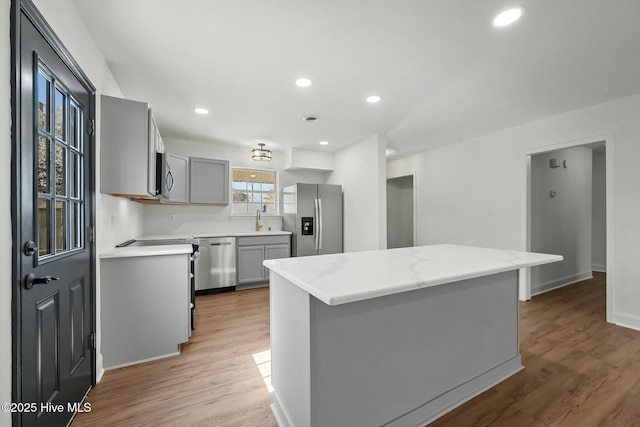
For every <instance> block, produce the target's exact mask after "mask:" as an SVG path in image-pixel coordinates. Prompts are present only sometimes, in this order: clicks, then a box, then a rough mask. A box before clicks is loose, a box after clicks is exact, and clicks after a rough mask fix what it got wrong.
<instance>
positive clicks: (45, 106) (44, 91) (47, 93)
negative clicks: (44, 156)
mask: <svg viewBox="0 0 640 427" xmlns="http://www.w3.org/2000/svg"><path fill="white" fill-rule="evenodd" d="M36 94H37V95H36V96H37V103H38V106H37V108H38V129H40V130H42V131H44V132H50V129H51V128H50V127H49V123H50V117H49V115H50V108H49V106H50V105H51V101H50V99H51V82H50V81H49V80H48V79H47V77H45V76H44V75H43V74H42V73H40V72H38V80H37V82H36Z"/></svg>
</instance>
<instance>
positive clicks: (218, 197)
mask: <svg viewBox="0 0 640 427" xmlns="http://www.w3.org/2000/svg"><path fill="white" fill-rule="evenodd" d="M189 184H190V185H189V202H190V203H193V204H202V205H228V204H229V162H228V161H226V160H214V159H203V158H199V157H190V158H189Z"/></svg>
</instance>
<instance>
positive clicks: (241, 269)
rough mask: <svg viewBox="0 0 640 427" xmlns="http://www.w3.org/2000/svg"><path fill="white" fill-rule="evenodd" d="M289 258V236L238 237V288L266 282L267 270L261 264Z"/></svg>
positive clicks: (267, 279) (267, 278) (267, 277)
mask: <svg viewBox="0 0 640 427" xmlns="http://www.w3.org/2000/svg"><path fill="white" fill-rule="evenodd" d="M290 256H291V244H290V236H289V235H278V236H250V237H238V253H237V257H236V259H237V272H238V286H240V287H241V286H242V285H255V284H259V283H265V282H268V281H269V270H267V269H266V268H264V266H263V265H262V262H263V261H264V260H266V259H276V258H288V257H290Z"/></svg>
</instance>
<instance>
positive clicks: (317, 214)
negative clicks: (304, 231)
mask: <svg viewBox="0 0 640 427" xmlns="http://www.w3.org/2000/svg"><path fill="white" fill-rule="evenodd" d="M313 202H314V207H315V215H314V216H315V220H314V221H313V223H314V224H313V228H314V230H313V233H314V234H315V236H316V241H315V249H316V250H318V249H319V244H320V243H319V242H320V225H319V221H320V207H319V206H320V204H319V203H318V199H314V200H313Z"/></svg>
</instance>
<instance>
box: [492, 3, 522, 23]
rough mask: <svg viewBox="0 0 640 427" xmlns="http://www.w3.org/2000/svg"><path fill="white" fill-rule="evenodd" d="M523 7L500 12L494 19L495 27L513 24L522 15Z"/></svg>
mask: <svg viewBox="0 0 640 427" xmlns="http://www.w3.org/2000/svg"><path fill="white" fill-rule="evenodd" d="M522 12H523V9H522V8H521V7H514V8H512V9H507V10H505V11H504V12H500V13H499V14H498V15H497V16H496V17H495V18H494V19H493V26H494V27H505V26H507V25H510V24H513V23H514V22H516V21H517V20H518V19H520V17H521V16H522Z"/></svg>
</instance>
